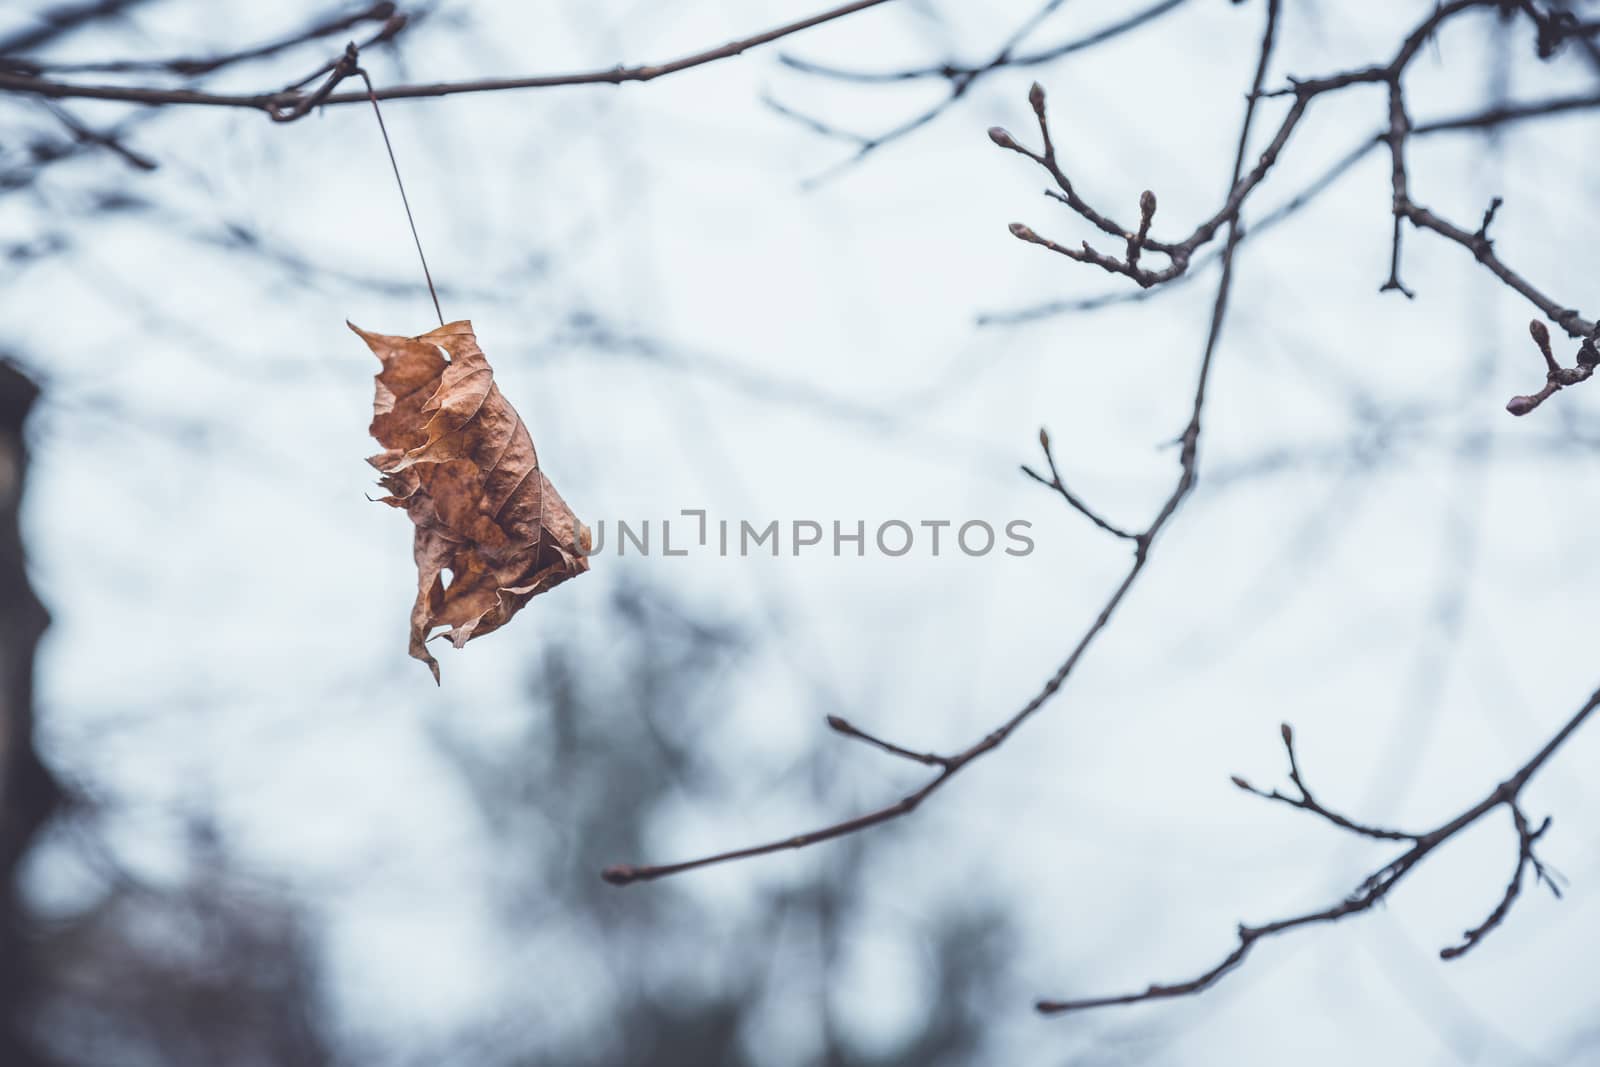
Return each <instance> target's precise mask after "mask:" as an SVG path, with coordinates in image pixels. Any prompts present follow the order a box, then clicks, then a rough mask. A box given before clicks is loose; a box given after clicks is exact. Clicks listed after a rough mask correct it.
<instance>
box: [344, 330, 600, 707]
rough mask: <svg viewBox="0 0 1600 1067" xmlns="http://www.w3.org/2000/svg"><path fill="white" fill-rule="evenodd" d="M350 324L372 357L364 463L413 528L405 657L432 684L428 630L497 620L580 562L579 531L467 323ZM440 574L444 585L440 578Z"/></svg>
mask: <svg viewBox="0 0 1600 1067" xmlns="http://www.w3.org/2000/svg"><path fill="white" fill-rule="evenodd" d="M347 325H349V326H350V328H351V329H352V330H354V331H355V332H356V333H357V334H359V335H360V336H361V339H362V340H364V341H366V342H367V346H368V347H369V348H371V349H372V352H373V354H374V355H376V356H377V357H378V359H379V360H380V361H381V362H382V363H383V367H382V369H381V370H379V372H378V374H377V376H376V379H375V381H376V385H377V392H376V396H375V397H374V399H373V404H372V409H373V415H372V436H373V437H375V438H377V440H378V443H379V444H380V445H382V446H383V451H382V452H380V453H378V454H377V455H376V456H373V457H372V458H371V459H369V460H368V461H367V462H369V463H371V464H372V465H373V466H374V467H376V468H378V470H379V471H381V472H383V477H382V478H380V479H379V484H381V485H382V486H383V487H384V489H386V490H387V491H388V493H389V495H388V496H385V497H383V498H382V499H383V503H385V504H388V505H390V506H392V507H397V508H404V509H405V511H406V514H407V515H409V516H410V517H411V521H412V522H413V523H414V524H416V537H415V542H414V552H415V556H416V560H417V602H416V604H415V605H414V606H413V607H412V609H411V655H412V656H413V657H415V658H416V659H420V660H422V661H423V662H424V663H426V664H427V665H428V669H429V670H431V671H432V672H433V678H434V681H435V682H437V681H438V680H439V664H438V661H437V660H435V659H434V658H433V656H432V655H430V654H429V653H428V649H427V641H428V638H429V636H430V635H431V634H432V631H433V630H434V628H435V627H439V626H448V627H449V628H450V630H449V633H448V635H447V636H448V637H449V638H450V642H451V643H452V644H453V645H455V647H457V648H460V647H461V646H462V645H464V644H466V643H467V642H468V641H470V640H472V639H473V638H474V637H482V636H483V635H484V634H487V633H492V632H493V631H495V630H498V629H499V628H500V627H502V626H504V625H505V624H506V622H507V621H509V620H510V618H511V616H513V615H515V614H516V613H517V612H518V611H520V610H521V609H522V606H523V605H524V604H526V603H527V602H528V601H529V600H531V599H533V598H534V597H536V596H538V595H539V594H540V593H543V592H545V591H546V590H548V589H553V588H554V587H555V586H557V585H559V584H561V583H562V582H564V581H566V580H567V579H568V578H571V577H574V576H575V575H579V574H582V573H583V572H584V571H586V570H588V569H589V560H588V553H589V547H590V539H589V528H588V527H587V526H585V525H584V524H583V523H581V522H579V521H578V518H577V516H576V515H574V514H573V513H572V509H571V508H569V507H567V504H566V502H565V501H564V500H562V499H561V495H560V494H559V493H557V492H556V490H555V486H553V485H551V484H550V480H549V479H548V478H546V477H545V475H544V471H542V470H540V469H539V456H538V454H537V453H536V452H535V451H534V447H533V438H532V437H531V436H529V434H528V428H527V426H525V425H524V424H523V422H522V419H521V417H520V416H518V415H517V413H516V411H515V409H513V408H512V406H511V404H510V403H509V402H508V401H507V400H506V398H505V397H504V396H502V395H501V393H500V389H499V387H498V386H497V385H495V382H494V371H493V369H491V368H490V366H489V361H488V359H486V358H485V357H484V354H483V350H482V349H480V348H479V347H478V339H477V337H475V336H474V335H473V332H472V323H470V322H467V321H465V320H462V321H460V322H452V323H450V324H449V325H447V326H441V327H439V328H438V329H437V330H430V331H429V332H427V333H425V334H423V335H421V336H420V337H392V336H390V335H388V334H381V333H368V332H367V331H366V330H363V329H361V328H360V327H359V326H356V325H354V324H353V323H347ZM446 573H448V574H449V580H448V582H447V581H446V580H445V574H446Z"/></svg>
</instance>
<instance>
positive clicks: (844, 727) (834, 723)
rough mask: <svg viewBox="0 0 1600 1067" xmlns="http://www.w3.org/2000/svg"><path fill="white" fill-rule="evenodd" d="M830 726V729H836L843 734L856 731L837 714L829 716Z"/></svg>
mask: <svg viewBox="0 0 1600 1067" xmlns="http://www.w3.org/2000/svg"><path fill="white" fill-rule="evenodd" d="M828 728H829V729H830V730H836V731H838V732H839V733H841V734H848V733H854V732H855V731H854V730H852V729H851V727H850V724H849V723H847V722H845V721H844V720H843V719H841V718H840V717H839V716H837V715H829V716H828Z"/></svg>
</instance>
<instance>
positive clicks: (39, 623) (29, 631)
mask: <svg viewBox="0 0 1600 1067" xmlns="http://www.w3.org/2000/svg"><path fill="white" fill-rule="evenodd" d="M37 396H38V389H37V388H36V387H35V386H34V384H33V383H32V382H31V381H29V380H28V378H27V376H26V375H24V374H23V373H22V372H21V371H19V370H18V369H17V368H16V367H15V366H13V365H12V364H10V363H8V362H5V361H3V360H0V1007H3V1009H4V1015H3V1017H0V1063H5V1064H13V1065H16V1067H25V1065H30V1064H33V1063H35V1062H36V1060H35V1059H34V1058H33V1056H32V1055H31V1054H30V1053H29V1052H28V1050H27V1047H26V1044H27V1043H26V1041H25V1038H24V1036H23V1034H22V1033H21V1024H22V1020H21V1019H20V1018H19V1016H18V1014H17V1005H18V1004H19V1003H20V1001H21V999H22V996H23V994H24V993H25V991H26V989H27V986H28V983H27V977H26V972H27V969H28V959H29V956H30V953H29V952H28V950H27V939H26V938H25V936H24V923H23V918H22V913H21V901H20V899H19V894H18V890H17V874H18V870H19V868H20V866H21V861H22V857H23V854H24V853H25V852H26V851H27V848H28V844H29V842H30V841H31V840H32V838H33V836H34V834H35V833H36V832H37V831H38V829H39V827H40V826H41V825H42V824H43V822H44V820H45V818H46V817H47V816H48V815H49V814H50V810H51V808H52V807H53V806H54V805H55V803H56V799H57V787H56V783H55V781H54V779H52V778H51V777H50V772H49V771H48V770H46V769H45V767H44V765H43V764H42V763H41V762H40V761H39V755H38V753H37V752H36V751H35V749H34V738H33V654H34V649H35V648H36V647H37V645H38V643H39V637H40V636H41V635H42V634H43V633H44V628H45V626H46V625H47V624H48V623H49V616H48V615H46V613H45V610H44V606H43V605H42V604H40V603H39V599H38V598H37V597H36V596H34V594H33V588H32V587H31V586H30V585H29V584H28V574H27V567H26V561H25V560H24V557H23V551H22V534H21V530H20V528H19V523H18V519H19V513H20V511H21V505H22V491H23V479H24V476H25V474H26V471H27V450H26V447H25V445H24V442H23V432H22V427H23V422H24V421H25V420H26V418H27V415H28V409H29V408H30V407H32V406H33V402H34V399H35V398H36V397H37Z"/></svg>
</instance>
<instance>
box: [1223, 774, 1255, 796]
mask: <svg viewBox="0 0 1600 1067" xmlns="http://www.w3.org/2000/svg"><path fill="white" fill-rule="evenodd" d="M1229 780H1230V781H1232V782H1233V784H1234V785H1236V786H1238V787H1239V788H1240V789H1243V790H1244V791H1245V792H1246V793H1254V792H1255V791H1256V788H1255V786H1253V785H1251V784H1250V783H1249V782H1247V781H1245V780H1244V779H1243V778H1240V777H1239V776H1238V775H1237V774H1235V775H1231V776H1229Z"/></svg>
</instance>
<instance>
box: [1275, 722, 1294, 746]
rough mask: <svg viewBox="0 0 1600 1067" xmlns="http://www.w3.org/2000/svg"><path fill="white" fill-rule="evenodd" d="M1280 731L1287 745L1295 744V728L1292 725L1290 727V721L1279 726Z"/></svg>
mask: <svg viewBox="0 0 1600 1067" xmlns="http://www.w3.org/2000/svg"><path fill="white" fill-rule="evenodd" d="M1278 732H1279V733H1281V734H1283V743H1284V744H1286V745H1292V744H1294V729H1293V728H1292V727H1290V725H1289V724H1288V723H1284V724H1282V725H1281V726H1279V727H1278Z"/></svg>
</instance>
